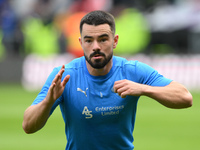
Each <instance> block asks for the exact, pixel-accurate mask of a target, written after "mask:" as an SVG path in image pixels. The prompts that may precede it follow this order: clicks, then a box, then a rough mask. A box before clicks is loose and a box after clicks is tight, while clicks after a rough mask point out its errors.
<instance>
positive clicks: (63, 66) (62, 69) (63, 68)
mask: <svg viewBox="0 0 200 150" xmlns="http://www.w3.org/2000/svg"><path fill="white" fill-rule="evenodd" d="M64 72H65V65H62V67H61V69H60V71H59V74H60V75H61V76H62V74H63V73H64Z"/></svg>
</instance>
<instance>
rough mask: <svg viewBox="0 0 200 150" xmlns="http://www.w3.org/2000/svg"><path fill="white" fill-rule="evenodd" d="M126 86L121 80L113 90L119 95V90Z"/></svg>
mask: <svg viewBox="0 0 200 150" xmlns="http://www.w3.org/2000/svg"><path fill="white" fill-rule="evenodd" d="M124 85H125V84H124V81H123V80H119V81H115V83H114V86H113V90H114V92H115V93H118V89H119V88H121V87H123V86H124Z"/></svg>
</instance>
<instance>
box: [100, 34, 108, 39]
mask: <svg viewBox="0 0 200 150" xmlns="http://www.w3.org/2000/svg"><path fill="white" fill-rule="evenodd" d="M105 36H106V37H109V35H108V34H102V35H100V36H99V38H101V37H105Z"/></svg>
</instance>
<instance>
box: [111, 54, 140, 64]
mask: <svg viewBox="0 0 200 150" xmlns="http://www.w3.org/2000/svg"><path fill="white" fill-rule="evenodd" d="M114 59H115V64H116V66H124V67H125V66H136V65H137V63H138V61H137V60H128V59H126V58H124V57H119V56H114Z"/></svg>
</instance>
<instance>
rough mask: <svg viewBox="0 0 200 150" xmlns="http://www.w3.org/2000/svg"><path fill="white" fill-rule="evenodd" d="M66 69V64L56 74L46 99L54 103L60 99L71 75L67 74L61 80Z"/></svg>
mask: <svg viewBox="0 0 200 150" xmlns="http://www.w3.org/2000/svg"><path fill="white" fill-rule="evenodd" d="M64 71H65V66H64V65H63V66H62V68H61V69H60V71H59V72H58V74H57V75H56V76H55V78H54V80H53V81H52V84H51V86H50V87H49V91H48V93H47V96H46V100H47V101H48V102H52V103H54V102H55V101H56V99H58V98H59V97H60V96H61V95H62V93H63V91H64V88H65V85H66V84H67V82H68V81H69V78H70V75H67V76H66V77H65V78H64V79H63V81H62V82H61V78H62V75H63V73H64Z"/></svg>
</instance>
